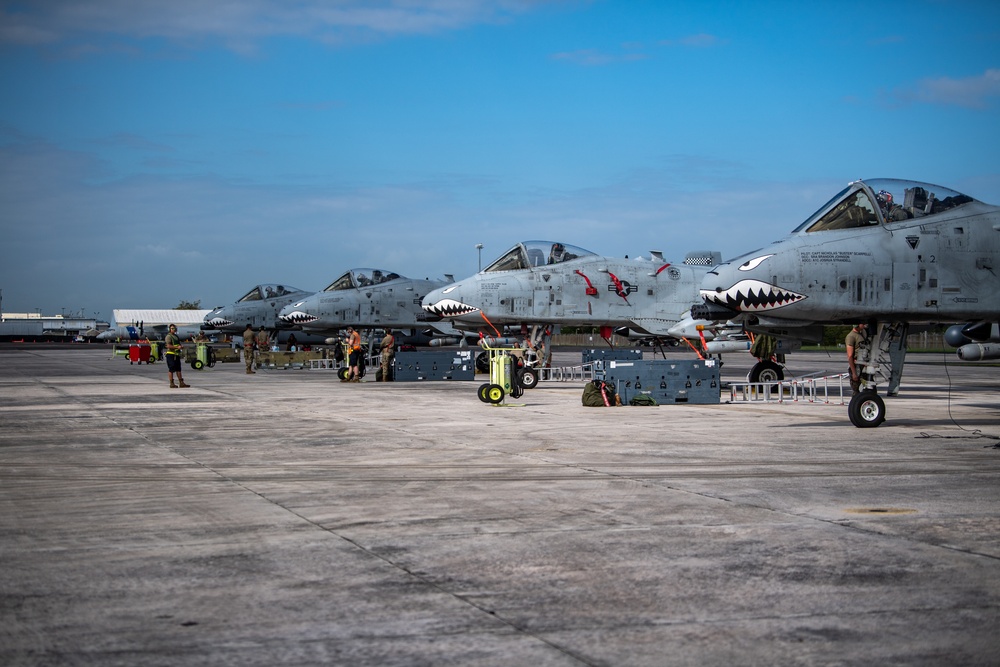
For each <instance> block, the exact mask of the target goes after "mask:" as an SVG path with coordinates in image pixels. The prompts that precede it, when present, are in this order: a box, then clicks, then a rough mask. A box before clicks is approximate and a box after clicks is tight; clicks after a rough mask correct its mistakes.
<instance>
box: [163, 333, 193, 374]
mask: <svg viewBox="0 0 1000 667" xmlns="http://www.w3.org/2000/svg"><path fill="white" fill-rule="evenodd" d="M163 345H164V347H166V348H167V352H166V354H165V355H164V357H166V360H167V373H168V374H169V375H170V388H171V389H177V388H178V387H181V388H182V389H183V388H187V387H190V386H191V385H189V384H187V383H186V382H184V376H183V375H181V354H183V353H184V347H183V346H182V345H181V339H180V337H179V336H178V335H177V325H176V324H171V325H170V326H169V327H167V335H166V336H165V337H164V338H163ZM174 373H177V381H178V382H179V383H180V384H179V385H178V384H174Z"/></svg>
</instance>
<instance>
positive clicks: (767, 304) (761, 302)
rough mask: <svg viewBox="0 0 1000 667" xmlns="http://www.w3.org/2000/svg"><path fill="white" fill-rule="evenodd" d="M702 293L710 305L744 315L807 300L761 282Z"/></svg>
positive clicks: (753, 281)
mask: <svg viewBox="0 0 1000 667" xmlns="http://www.w3.org/2000/svg"><path fill="white" fill-rule="evenodd" d="M700 293H701V296H702V298H703V299H705V301H707V302H708V303H714V304H717V305H719V306H725V307H726V308H729V309H730V310H735V311H737V312H743V313H761V312H765V311H769V310H777V309H778V308H784V307H785V306H788V305H790V304H793V303H798V302H799V301H802V300H803V299H805V298H806V296H805V295H804V294H799V293H798V292H793V291H792V290H788V289H785V288H783V287H781V286H779V285H772V284H770V283H766V282H763V281H761V280H740V281H739V282H737V283H736V284H734V285H733V286H732V287H730V288H729V289H722V288H716V289H714V290H712V289H702V290H701V291H700Z"/></svg>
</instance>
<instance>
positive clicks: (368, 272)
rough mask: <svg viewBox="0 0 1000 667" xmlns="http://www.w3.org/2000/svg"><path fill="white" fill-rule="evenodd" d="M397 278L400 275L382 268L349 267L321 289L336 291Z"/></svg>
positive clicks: (379, 283)
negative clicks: (349, 268)
mask: <svg viewBox="0 0 1000 667" xmlns="http://www.w3.org/2000/svg"><path fill="white" fill-rule="evenodd" d="M397 278H402V276H401V275H399V274H398V273H393V272H392V271H383V270H382V269H351V270H350V271H348V272H347V273H345V274H344V275H342V276H340V277H339V278H337V279H336V280H334V281H333V282H332V283H330V284H329V285H328V286H327V288H326V289H324V290H323V291H324V292H336V291H338V290H344V289H358V288H360V287H368V286H369V285H381V284H382V283H387V282H389V281H390V280H396V279H397Z"/></svg>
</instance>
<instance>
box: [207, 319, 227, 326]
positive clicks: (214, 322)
mask: <svg viewBox="0 0 1000 667" xmlns="http://www.w3.org/2000/svg"><path fill="white" fill-rule="evenodd" d="M206 325H207V326H210V327H231V326H233V321H232V320H227V319H226V318H224V317H213V318H212V319H210V320H209V321H208V322H206Z"/></svg>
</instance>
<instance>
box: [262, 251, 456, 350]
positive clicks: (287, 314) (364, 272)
mask: <svg viewBox="0 0 1000 667" xmlns="http://www.w3.org/2000/svg"><path fill="white" fill-rule="evenodd" d="M446 284H448V281H444V280H428V279H423V280H419V279H414V278H406V277H404V276H401V275H399V274H398V273H394V272H391V271H384V270H381V269H368V268H358V269H350V270H348V271H346V272H345V273H344V274H343V275H341V276H340V277H339V278H337V279H336V280H334V281H333V282H332V283H330V285H329V286H327V288H326V289H324V290H323V291H322V292H316V293H314V294H310V295H308V296H301V297H299V298H298V299H295V300H294V301H293V302H291V303H289V304H288V305H286V306H285V307H284V308H282V309H281V312H280V313H279V314H278V317H279V318H280V319H281V321H282V322H283V323H284V325H285V326H294V327H297V328H299V329H301V330H302V331H303V332H305V333H312V334H318V335H325V336H336V335H337V334H338V333H339V332H340V331H341V330H342V329H344V328H346V327H348V326H353V327H355V328H358V329H394V330H398V331H401V332H402V334H403V335H400V336H397V337H396V340H397V342H399V343H404V344H405V343H410V344H414V345H416V344H421V343H423V344H431V345H443V344H455V343H460V342H462V340H463V338H464V335H463V333H462V332H460V331H458V330H457V329H455V328H454V327H453V326H452V325H451V323H449V322H446V321H442V319H441V318H440V317H437V316H433V315H431V314H429V313H427V312H425V311H424V310H423V309H421V307H420V301H421V299H422V298H423V297H424V295H425V294H427V293H428V292H432V291H434V290H435V289H437V288H439V287H441V286H443V285H446ZM407 330H408V331H407Z"/></svg>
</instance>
